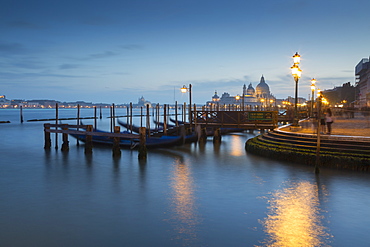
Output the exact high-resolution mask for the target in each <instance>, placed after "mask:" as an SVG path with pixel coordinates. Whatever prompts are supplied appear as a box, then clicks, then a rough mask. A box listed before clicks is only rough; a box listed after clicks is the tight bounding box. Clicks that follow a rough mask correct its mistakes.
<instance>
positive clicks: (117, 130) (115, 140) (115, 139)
mask: <svg viewBox="0 0 370 247" xmlns="http://www.w3.org/2000/svg"><path fill="white" fill-rule="evenodd" d="M120 132H121V129H120V127H119V126H114V133H120ZM119 141H120V138H119V137H113V147H112V153H113V157H120V156H121V148H120V146H119Z"/></svg>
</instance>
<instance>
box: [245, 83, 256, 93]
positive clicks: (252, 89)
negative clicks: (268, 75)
mask: <svg viewBox="0 0 370 247" xmlns="http://www.w3.org/2000/svg"><path fill="white" fill-rule="evenodd" d="M254 93H255V90H254V88H253V86H252V83H249V86H248V89H247V95H253V94H254Z"/></svg>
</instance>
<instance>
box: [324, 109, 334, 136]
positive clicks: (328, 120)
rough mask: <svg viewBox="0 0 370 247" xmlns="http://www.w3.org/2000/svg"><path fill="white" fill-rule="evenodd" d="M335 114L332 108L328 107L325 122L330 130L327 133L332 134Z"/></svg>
mask: <svg viewBox="0 0 370 247" xmlns="http://www.w3.org/2000/svg"><path fill="white" fill-rule="evenodd" d="M333 122H334V121H333V114H332V113H331V110H330V108H328V109H327V110H326V113H325V123H326V128H327V130H328V132H327V133H326V134H328V135H330V134H331V130H332V128H331V125H332V124H333Z"/></svg>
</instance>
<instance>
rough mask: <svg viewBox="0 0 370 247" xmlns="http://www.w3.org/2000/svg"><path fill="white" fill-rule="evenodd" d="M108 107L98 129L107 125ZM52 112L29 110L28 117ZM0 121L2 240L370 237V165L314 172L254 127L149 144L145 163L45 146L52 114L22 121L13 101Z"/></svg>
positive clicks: (212, 241) (292, 241) (227, 242)
mask: <svg viewBox="0 0 370 247" xmlns="http://www.w3.org/2000/svg"><path fill="white" fill-rule="evenodd" d="M119 114H122V115H124V114H125V112H124V111H122V112H121V113H120V112H119V111H118V112H117V115H119ZM107 115H108V111H106V112H103V116H104V118H103V119H102V120H99V121H98V124H99V128H101V129H106V130H109V127H108V126H109V120H108V119H107V118H106V116H107ZM53 116H54V111H53V110H25V111H24V118H25V120H27V119H33V118H47V117H53ZM74 116H76V110H60V117H74ZM82 116H93V111H92V110H83V111H82ZM0 120H10V121H12V123H10V124H1V125H0V136H1V139H2V147H1V149H0V159H1V163H0V198H1V200H0V221H1V224H0V225H1V229H0V246H369V243H370V234H368V229H369V225H370V210H369V203H370V196H369V191H370V174H366V173H359V172H351V171H338V170H329V169H321V174H320V175H319V176H315V175H314V173H313V168H312V167H307V166H301V165H299V164H293V163H287V162H279V161H274V160H270V159H267V158H263V157H258V156H254V155H251V154H248V153H246V152H245V150H244V144H245V141H246V140H247V139H249V138H251V137H253V136H254V135H253V134H248V133H239V134H231V135H227V136H223V139H222V143H221V145H219V146H214V145H213V143H212V140H211V139H210V140H209V141H208V142H207V143H206V144H205V145H199V144H198V145H196V144H191V145H186V146H182V147H176V148H172V149H166V150H150V151H149V153H148V159H147V161H146V162H139V161H138V159H137V151H130V150H123V151H122V156H121V158H119V159H113V158H112V153H111V150H110V148H94V150H93V154H92V155H90V156H86V155H85V154H84V148H83V145H80V146H76V141H75V140H74V139H70V151H69V152H68V153H62V152H61V151H60V150H55V149H54V148H53V149H52V150H51V151H49V152H46V151H44V149H43V145H44V143H43V122H25V123H23V124H20V123H19V111H17V110H7V109H5V110H4V109H3V110H0ZM136 121H138V120H136ZM64 122H66V121H64ZM85 122H86V123H89V124H91V123H93V120H85ZM69 123H74V121H69ZM256 134H257V133H256ZM53 137H54V136H53ZM59 139H60V137H59ZM52 142H53V145H54V144H55V142H54V139H53V140H52ZM59 142H61V141H60V140H59ZM60 144H61V143H60Z"/></svg>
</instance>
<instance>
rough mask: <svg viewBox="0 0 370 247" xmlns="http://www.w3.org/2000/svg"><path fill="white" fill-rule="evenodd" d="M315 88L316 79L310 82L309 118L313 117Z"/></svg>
mask: <svg viewBox="0 0 370 247" xmlns="http://www.w3.org/2000/svg"><path fill="white" fill-rule="evenodd" d="M315 88H316V79H315V78H312V80H311V117H313V104H314V101H315V97H314V95H315Z"/></svg>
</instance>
